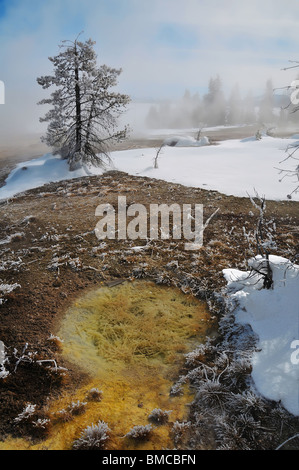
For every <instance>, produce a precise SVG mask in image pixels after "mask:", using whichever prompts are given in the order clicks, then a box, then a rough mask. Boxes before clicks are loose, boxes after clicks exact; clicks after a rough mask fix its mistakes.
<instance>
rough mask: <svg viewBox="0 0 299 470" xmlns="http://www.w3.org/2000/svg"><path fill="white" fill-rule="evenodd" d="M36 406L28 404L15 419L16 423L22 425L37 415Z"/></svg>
mask: <svg viewBox="0 0 299 470" xmlns="http://www.w3.org/2000/svg"><path fill="white" fill-rule="evenodd" d="M35 409H36V405H31V403H27V405H26V407H25V408H24V410H23V411H22V413H20V414H19V415H18V416H17V417H16V418H15V420H14V421H15V423H21V422H22V421H26V420H28V419H29V418H32V416H33V415H34V413H35Z"/></svg>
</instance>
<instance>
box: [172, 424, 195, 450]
mask: <svg viewBox="0 0 299 470" xmlns="http://www.w3.org/2000/svg"><path fill="white" fill-rule="evenodd" d="M191 427H192V425H191V422H190V421H182V422H180V421H175V423H174V424H173V427H172V436H173V441H174V444H175V446H176V447H177V446H179V445H181V444H182V443H183V442H184V441H185V439H186V437H187V436H188V434H189V431H190V430H191Z"/></svg>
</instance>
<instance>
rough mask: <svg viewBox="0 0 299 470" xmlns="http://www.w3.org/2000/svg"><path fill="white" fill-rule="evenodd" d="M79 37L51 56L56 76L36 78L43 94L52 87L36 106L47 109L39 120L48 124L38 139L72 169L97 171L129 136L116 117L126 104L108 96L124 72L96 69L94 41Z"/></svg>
mask: <svg viewBox="0 0 299 470" xmlns="http://www.w3.org/2000/svg"><path fill="white" fill-rule="evenodd" d="M80 34H81V33H80ZM79 36H80V35H79ZM79 36H77V38H76V39H75V41H62V43H61V44H60V46H59V47H60V49H61V50H60V52H59V54H58V55H57V56H55V57H49V60H50V61H51V62H52V64H53V66H54V74H53V75H46V76H42V77H39V78H37V82H38V84H39V85H41V86H42V88H43V89H48V88H50V87H52V86H54V87H55V90H54V91H53V92H52V94H51V96H50V98H46V99H43V100H41V101H40V102H39V103H38V104H45V105H50V106H51V108H50V109H49V111H48V112H47V113H46V115H45V116H44V117H43V118H40V121H41V122H49V124H48V128H47V133H46V135H45V136H44V137H43V138H42V140H43V141H44V142H45V143H46V144H47V145H49V146H50V147H52V148H53V153H54V154H59V155H61V157H62V158H63V159H67V160H68V163H69V167H70V170H75V169H77V168H80V167H81V166H83V165H87V166H89V165H95V166H101V165H102V164H103V163H104V160H105V159H107V158H109V154H108V150H109V146H110V144H111V143H114V142H119V141H121V140H123V139H124V138H126V136H127V132H128V128H127V126H125V127H124V129H119V128H118V118H119V117H120V116H121V114H122V113H123V112H124V111H125V107H126V105H127V104H128V102H129V101H130V99H129V97H128V96H127V95H125V94H121V93H118V92H115V91H112V88H113V87H115V86H116V85H117V79H118V76H119V75H120V73H121V72H122V70H121V69H115V68H111V67H108V66H107V65H101V66H97V56H96V53H95V51H94V47H93V46H94V44H95V42H94V41H92V40H91V39H88V40H87V41H85V42H81V41H79V40H78V38H79Z"/></svg>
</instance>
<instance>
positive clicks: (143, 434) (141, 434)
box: [125, 424, 153, 440]
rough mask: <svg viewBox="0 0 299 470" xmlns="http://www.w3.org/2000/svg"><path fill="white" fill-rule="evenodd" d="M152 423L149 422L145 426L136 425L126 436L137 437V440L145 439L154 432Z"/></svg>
mask: <svg viewBox="0 0 299 470" xmlns="http://www.w3.org/2000/svg"><path fill="white" fill-rule="evenodd" d="M152 429H153V428H152V426H151V424H147V425H145V426H140V425H139V426H134V427H133V428H132V429H131V430H130V431H129V432H128V433H127V434H126V435H125V437H128V438H131V439H136V440H144V439H148V438H149V437H150V434H151V432H152Z"/></svg>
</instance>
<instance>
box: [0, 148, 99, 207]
mask: <svg viewBox="0 0 299 470" xmlns="http://www.w3.org/2000/svg"><path fill="white" fill-rule="evenodd" d="M96 171H98V172H99V171H100V170H99V169H96V168H93V169H92V171H91V174H94V173H96ZM88 174H90V172H89V171H88V170H87V169H84V168H82V169H80V170H76V171H72V172H71V171H69V168H68V164H67V161H66V160H62V159H61V158H60V157H59V156H54V155H52V154H51V153H47V154H45V155H43V156H42V157H39V158H35V159H33V160H29V161H27V162H22V163H19V164H18V165H17V166H16V168H14V170H13V171H12V172H11V173H10V175H9V176H8V178H7V179H6V181H5V186H3V187H2V188H0V199H6V198H9V197H12V196H14V195H15V194H17V193H20V192H23V191H26V190H28V189H33V188H37V187H39V186H43V185H44V184H47V183H51V182H56V181H62V180H66V179H72V178H79V177H81V176H87V175H88Z"/></svg>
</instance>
